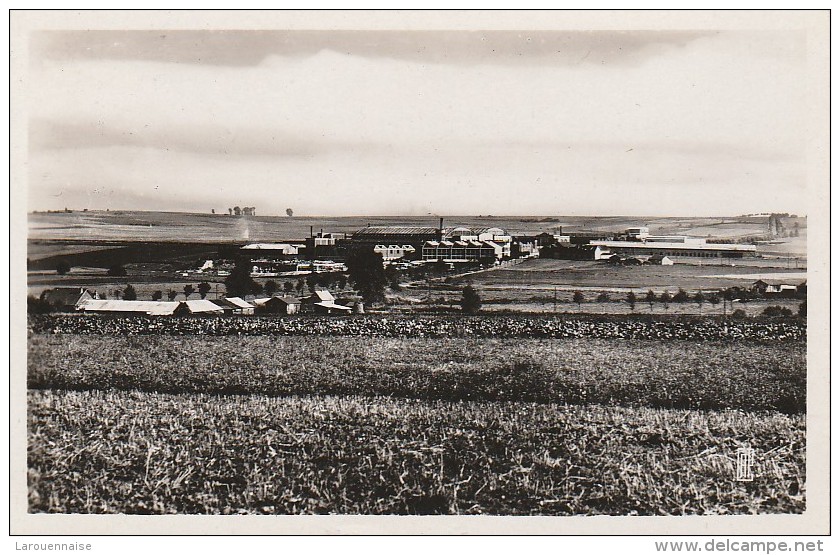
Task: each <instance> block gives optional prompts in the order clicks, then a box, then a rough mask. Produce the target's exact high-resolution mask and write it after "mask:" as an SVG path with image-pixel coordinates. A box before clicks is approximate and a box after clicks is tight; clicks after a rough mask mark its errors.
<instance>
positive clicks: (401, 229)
mask: <svg viewBox="0 0 840 555" xmlns="http://www.w3.org/2000/svg"><path fill="white" fill-rule="evenodd" d="M438 231H439V230H438V229H437V228H435V227H420V226H392V225H387V226H370V227H365V228H362V229H360V230H359V231H357V232H356V233H354V234H353V237H356V238H364V237H371V238H374V237H383V236H387V235H436V234H437V233H438Z"/></svg>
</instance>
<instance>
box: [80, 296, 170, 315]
mask: <svg viewBox="0 0 840 555" xmlns="http://www.w3.org/2000/svg"><path fill="white" fill-rule="evenodd" d="M181 304H182V303H179V302H176V301H124V300H118V299H87V300H85V301H84V302H82V303H80V304H79V306H78V310H79V311H81V312H91V313H98V314H123V315H129V314H137V315H147V316H172V315H173V314H175V311H176V310H178V307H179V306H181Z"/></svg>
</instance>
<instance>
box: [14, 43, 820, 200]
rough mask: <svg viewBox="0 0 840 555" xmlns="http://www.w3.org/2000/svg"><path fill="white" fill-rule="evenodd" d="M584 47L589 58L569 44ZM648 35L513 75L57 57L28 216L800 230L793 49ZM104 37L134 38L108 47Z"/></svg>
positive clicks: (260, 58) (482, 68)
mask: <svg viewBox="0 0 840 555" xmlns="http://www.w3.org/2000/svg"><path fill="white" fill-rule="evenodd" d="M176 34H177V33H176ZM322 35H323V33H322ZM567 35H568V34H567ZM584 35H585V36H586V38H587V41H588V42H589V43H592V44H584V42H579V43H575V42H574V40H572V39H580V40H583V39H581V37H584ZM643 35H644V33H642V34H641V35H639V34H635V35H634V34H632V33H631V34H629V35H628V36H624V35H621V34H619V33H606V34H604V37H603V38H604V40H603V41H601V42H600V43H598V41H597V40H594V39H593V37H596V36H597V33H589V34H583V35H580V36H577V35H575V36H573V37H572V38H570V39H569V41H570V42H569V46H568V52H575V53H576V54H575V55H576V56H578V58H576V59H574V60H573V59H572V58H573V57H572V56H571V55H570V54H569V55H567V56H566V58H562V59H563V60H564V61H563V62H562V63H555V62H554V61H550V60H555V58H553V57H552V54H551V52H550V51H549V49H548V47H546V46H545V45H544V44H541V45H540V46H538V47H537V48H535V49H534V50H533V51H529V52H528V53H527V54H525V53H523V55H522V57H521V58H522V62H521V63H519V62H515V61H514V60H515V59H517V58H520V57H519V56H518V54H517V52H516V48H514V47H515V46H516V44H517V43H516V41H522V40H524V39H523V37H525V38H527V36H526V35H525V34H516V33H513V34H511V33H508V34H505V35H504V37H502V38H504V39H505V40H507V41H509V43H510V44H509V45H508V46H507V47H506V50H504V53H502V54H499V55H498V56H497V57H496V58H493V60H495V61H494V62H493V63H483V60H487V59H490V58H487V57H485V56H484V55H483V54H482V52H483V51H482V50H479V49H475V50H470V49H469V48H466V47H459V48H447V47H446V40H450V38H448V37H445V36H443V39H446V40H443V39H442V40H443V45H431V46H430V48H436V49H437V50H435V52H437V54H434V55H432V54H429V50H428V49H427V50H425V51H423V52H425V53H417V52H415V51H413V50H411V48H415V49H416V47H417V45H418V44H420V43H419V42H418V40H417V39H416V37H414V38H412V37H408V38H404V39H400V40H404V41H405V43H404V44H403V43H400V42H399V41H396V43H397V46H393V45H391V46H389V48H388V49H386V50H388V52H387V53H386V52H385V50H382V51H378V50H377V48H378V46H377V43H376V40H377V38H378V35H377V34H376V33H372V34H371V33H368V34H364V35H359V36H356V37H355V38H353V40H355V41H356V42H358V43H359V45H357V44H355V43H353V48H354V50H353V51H352V52H353V53H352V54H350V55H348V54H347V53H346V52H345V53H342V52H340V49H339V48H338V45H337V43H334V44H332V46H331V47H330V48H325V47H324V41H325V40H326V39H325V38H324V37H323V36H322V37H321V38H319V41H320V42H319V41H315V40H314V39H311V38H310V39H307V40H308V41H309V42H307V40H304V39H303V38H301V37H303V35H295V37H296V38H295V40H294V41H292V42H291V43H290V44H289V45H287V46H286V50H278V49H277V48H276V47H275V46H271V48H269V47H267V46H262V47H259V45H258V44H257V45H255V47H254V50H253V51H251V50H249V49H242V50H243V51H242V52H240V53H239V54H241V56H242V58H241V59H239V58H237V59H233V58H231V59H230V60H228V61H227V62H225V63H224V64H218V65H211V64H209V63H208V62H207V61H206V60H207V59H217V60H218V59H219V58H218V56H224V55H228V56H234V57H235V53H230V54H225V53H224V52H223V50H224V49H223V48H221V47H219V46H218V45H216V46H214V47H213V48H209V47H208V45H207V43H206V41H205V39H206V36H210V35H206V36H205V35H203V34H198V35H194V36H195V37H199V38H200V39H201V41H205V42H200V43H199V44H198V45H197V46H195V45H194V47H193V46H190V44H189V41H187V43H188V44H185V45H182V46H179V47H177V48H176V47H167V48H169V49H168V50H167V49H162V50H159V51H158V50H154V49H151V50H148V51H142V52H141V51H140V50H142V49H140V47H139V46H137V47H131V48H126V49H125V52H124V54H120V55H121V56H123V57H122V58H118V57H115V56H116V54H114V52H110V53H105V54H103V53H102V52H99V53H96V55H94V54H93V53H87V54H84V53H83V54H79V53H78V52H77V51H76V50H74V49H73V48H71V47H70V46H72V45H68V47H67V49H61V48H59V49H58V50H57V51H56V52H54V53H53V54H54V56H53V57H50V56H48V55H45V56H44V57H43V59H42V61H43V62H44V63H42V64H37V65H36V66H34V67H33V68H32V72H31V75H30V79H29V82H28V84H29V86H30V89H29V91H28V94H27V102H28V105H29V106H30V125H31V128H30V153H31V160H30V172H31V173H30V179H31V181H30V187H31V190H30V200H31V201H32V202H33V207H35V208H56V207H58V208H60V207H63V206H64V205H63V204H58V205H56V204H55V203H54V201H53V198H58V197H54V196H55V195H57V194H63V195H65V196H64V197H62V198H68V197H67V195H71V194H76V193H75V192H78V191H84V192H85V193H84V194H83V195H81V196H79V197H78V198H79V199H80V200H86V201H87V202H89V203H90V204H89V207H90V208H95V207H103V208H104V207H111V208H112V209H113V208H130V207H132V206H134V207H143V208H148V209H187V210H189V209H195V210H204V209H206V210H208V211H209V208H213V207H215V208H216V209H220V208H222V207H223V206H228V205H230V203H238V204H240V205H242V204H245V205H254V206H258V207H262V208H261V210H260V213H263V214H266V213H270V212H272V211H276V212H277V213H282V210H283V209H285V207H286V205H294V206H295V209H296V211H297V210H299V211H300V212H301V213H309V214H325V213H329V214H341V213H358V214H376V213H380V214H384V213H390V214H393V213H403V212H405V211H413V212H417V211H424V210H425V211H436V212H441V213H452V212H453V211H457V212H462V213H494V214H499V213H502V212H506V213H514V214H528V213H540V214H545V213H584V214H586V213H588V214H596V213H607V212H612V213H642V214H651V213H658V214H663V215H665V214H669V213H672V214H686V215H688V214H719V213H732V212H736V213H737V212H755V211H761V210H765V209H767V208H769V209H772V210H775V211H788V212H801V211H803V207H802V205H801V204H797V203H801V202H803V200H802V199H804V198H805V196H804V195H803V194H802V193H803V191H804V181H805V180H804V177H803V174H804V159H805V149H806V145H807V140H805V138H806V137H807V128H806V125H805V123H804V121H805V118H804V117H803V114H804V113H805V110H804V108H805V98H806V96H805V92H804V91H805V87H806V84H807V80H806V79H805V78H804V75H805V72H804V64H803V63H802V60H801V59H800V58H799V57H798V54H797V52H798V51H799V46H801V42H802V36H800V35H798V34H796V33H777V34H775V35H774V34H772V33H771V34H758V35H755V34H754V33H720V34H714V33H711V34H703V35H698V36H693V35H692V36H690V37H688V36H685V35H684V34H679V33H678V34H677V35H679V37H678V38H673V40H671V41H670V42H669V41H665V42H656V41H654V40H652V39H651V40H646V41H645V40H642V38H644V36H643ZM653 35H655V33H654V34H652V35H651V36H653ZM55 36H57V37H60V38H61V37H63V38H68V37H70V38H72V37H73V36H75V35H74V34H73V33H70V34H61V33H59V34H57V35H55ZM119 36H122V37H123V38H124V39H125V40H129V39H131V37H132V33H128V34H126V33H115V34H114V35H113V36H110V37H109V40H112V39H113V40H116V39H117V38H118V37H119ZM186 36H187V35H180V34H179V40H182V41H183V40H186V39H185V38H184V37H186ZM191 36H192V35H191ZM277 36H279V35H277V34H276V33H275V34H274V35H272V37H273V38H272V40H275V39H277ZM389 36H391V35H389ZM533 36H538V35H533ZM552 36H553V35H552ZM562 36H563V35H562V34H559V35H557V37H562ZM126 37H127V38H126ZM231 37H232V38H231ZM231 37H228V38H227V39H225V40H233V38H235V39H237V40H239V39H242V40H245V38H248V37H250V39H249V40H251V39H254V37H253V36H251V35H247V36H246V37H245V38H242V37H241V36H239V35H237V34H236V33H232V34H231ZM365 37H366V38H365ZM476 37H477V38H478V39H480V38H481V36H480V33H479V34H475V33H460V34H457V37H456V39H451V40H456V41H462V42H463V41H466V42H468V43H469V42H470V41H473V40H475V39H476ZM640 37H641V38H640ZM327 38H329V37H327ZM555 38H556V37H555ZM648 38H650V37H648ZM660 38H661V37H660ZM362 39H364V40H362ZM514 39H515V40H514ZM532 39H533V37H532ZM608 39H609V40H608ZM619 39H620V40H619ZM149 40H150V38H149V37H146V38H144V39H143V41H140V42H141V43H142V44H147V46H148V42H149ZM161 40H168V39H161ZM208 40H209V39H208ZM213 40H216V39H215V38H214V39H212V40H210V42H212V41H213ZM260 40H267V39H264V38H263V39H260ZM290 40H291V39H290ZM333 40H337V39H333ZM348 40H349V39H348ZM389 40H396V39H393V37H391V39H389ZM494 40H495V39H494ZM558 40H559V39H558ZM634 40H635V41H636V42H635V43H633V41H634ZM103 41H104V39H103ZM295 41H296V42H295ZM366 41H368V42H366ZM622 41H624V42H622ZM627 41H629V42H627ZM129 42H130V41H129ZM327 42H329V41H327ZM316 43H317V44H316ZM595 43H598V44H595ZM630 43H632V46H631V47H627V46H626V45H627V44H630ZM86 44H88V45H90V43H89V42H88V43H86ZM237 44H239V43H238V42H237ZM470 44H471V43H470ZM593 44H594V45H595V47H594V48H593V49H592V50H591V52H590V53H589V55H588V56H586V52H588V51H589V46H592V45H593ZM316 46H317V48H316ZM53 47H55V45H53ZM585 47H586V48H585ZM76 48H77V50H78V49H79V48H81V49H82V50H83V48H82V45H81V44H77V45H76ZM91 48H93V51H94V53H95V51H96V48H94V47H91ZM115 48H117V47H115ZM190 48H193V50H190ZM272 48H273V50H272ZM552 48H553V47H552ZM492 50H493V48H491V51H492ZM211 51H216V52H217V57H216V58H213V57H212V56H211V57H210V58H205V55H206V54H207V53H209V52H211ZM62 52H63V54H62ZM115 52H117V53H119V52H120V50H119V48H118V49H117V50H116V51H115ZM564 52H566V51H564ZM568 52H566V54H568ZM170 53H174V54H177V57H176V58H167V57H166V56H169V55H170ZM366 53H371V54H369V55H368V54H366ZM174 54H173V55H174ZM199 54H200V56H201V59H202V61H201V62H197V63H192V62H189V61H187V62H183V63H182V62H178V63H176V62H177V60H190V59H191V57H195V56H198V55H199ZM421 54H422V55H421ZM62 56H63V57H62ZM109 56H111V57H109ZM441 57H444V58H445V61H444V62H441V63H431V62H430V61H431V60H435V59H444V58H441ZM599 57H600V58H599ZM246 59H247V60H249V61H248V62H247V63H245V62H244V61H243V60H246ZM559 59H560V58H557V60H559ZM236 60H240V61H236ZM593 60H596V61H597V63H593ZM610 60H612V61H610ZM602 61H603V62H604V63H601V62H602ZM103 191H125V192H126V193H125V194H123V195H119V194H116V196H114V195H113V194H112V195H110V197H109V198H106V197H103V196H102V195H103V194H104V193H103ZM129 192H130V195H129V194H128V193H129ZM245 197H247V198H245ZM129 198H130V199H131V201H130V202H131V203H134V204H131V205H128V206H126V205H119V206H118V205H115V204H114V202H115V201H114V200H113V199H117V200H118V201H119V200H120V199H129ZM230 199H235V200H230ZM604 199H607V200H604ZM615 199H620V202H616V200H615ZM770 201H772V202H773V203H774V204H773V205H772V206H770V207H766V205H765V204H763V203H766V202H770ZM55 202H60V201H55ZM97 202H101V203H103V204H101V205H99V206H97V205H96V203H97ZM202 203H204V204H202ZM286 203H288V204H286ZM756 203H758V204H760V205H761V206H758V205H757V204H756ZM274 204H276V207H274Z"/></svg>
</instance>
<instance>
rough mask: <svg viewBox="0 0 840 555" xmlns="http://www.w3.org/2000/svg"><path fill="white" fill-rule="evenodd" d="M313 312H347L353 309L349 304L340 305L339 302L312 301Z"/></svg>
mask: <svg viewBox="0 0 840 555" xmlns="http://www.w3.org/2000/svg"><path fill="white" fill-rule="evenodd" d="M313 306H314V307H315V314H349V313H350V312H351V311H352V310H353V309H352V308H350V307H349V306H342V305H340V304H335V303H330V302H318V303H314V304H313Z"/></svg>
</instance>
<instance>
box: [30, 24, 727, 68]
mask: <svg viewBox="0 0 840 555" xmlns="http://www.w3.org/2000/svg"><path fill="white" fill-rule="evenodd" d="M715 34H717V32H716V31H597V30H593V31H527V32H526V31H337V30H331V31H305V30H304V31H279V30H278V31H224V30H216V31H207V30H194V31H178V30H159V31H153V30H149V31H101V30H89V31H39V32H36V33H33V36H32V39H31V44H32V51H33V54H34V57H35V58H36V59H41V58H43V59H49V60H124V61H130V60H135V61H153V62H165V63H173V64H198V65H218V66H234V67H235V66H255V65H259V64H260V63H262V62H263V60H265V59H266V58H268V57H270V56H283V57H290V58H301V57H309V56H314V55H316V54H318V53H319V52H322V51H332V52H335V53H337V54H340V55H346V56H358V57H365V58H390V59H395V60H407V61H412V62H419V63H429V64H455V65H462V64H502V65H517V66H521V65H523V64H525V65H531V64H538V65H549V66H576V65H581V64H584V65H603V64H637V63H639V62H640V61H642V60H645V59H647V58H649V57H651V56H656V55H659V54H660V53H662V52H663V51H667V50H669V49H674V48H681V47H684V46H685V45H686V44H688V43H690V42H692V41H693V40H696V39H697V38H700V37H706V36H714V35H715Z"/></svg>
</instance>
